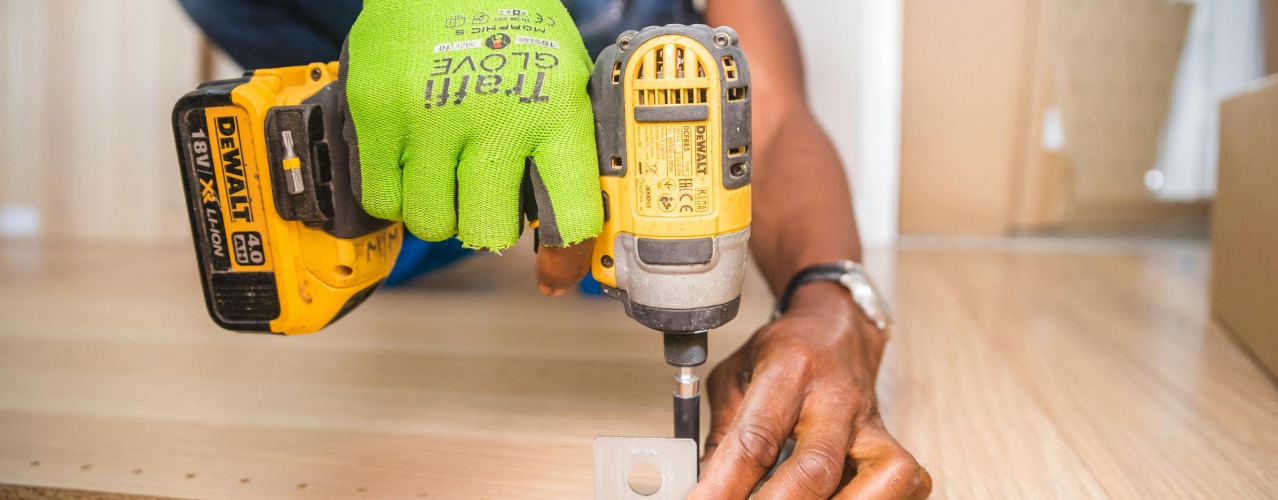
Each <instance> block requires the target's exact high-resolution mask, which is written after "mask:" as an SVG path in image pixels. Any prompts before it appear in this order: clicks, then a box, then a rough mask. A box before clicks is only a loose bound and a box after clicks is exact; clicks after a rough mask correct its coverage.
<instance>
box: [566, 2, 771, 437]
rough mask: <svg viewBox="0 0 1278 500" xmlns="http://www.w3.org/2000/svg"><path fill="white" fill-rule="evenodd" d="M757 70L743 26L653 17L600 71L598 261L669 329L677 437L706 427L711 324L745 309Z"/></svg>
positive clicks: (595, 79)
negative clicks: (745, 47)
mask: <svg viewBox="0 0 1278 500" xmlns="http://www.w3.org/2000/svg"><path fill="white" fill-rule="evenodd" d="M749 75H750V71H749V68H748V66H747V65H746V59H745V57H744V55H743V54H742V52H741V49H740V48H739V47H738V46H737V34H736V32H735V31H733V30H732V29H731V28H727V27H720V28H716V29H712V28H710V27H709V26H703V25H694V26H677V25H670V26H664V27H650V28H645V29H643V30H641V31H628V32H626V33H623V34H622V35H621V36H620V37H618V38H617V43H615V44H613V45H612V46H610V47H608V48H607V49H604V51H603V53H601V54H600V55H599V59H598V61H597V62H596V63H595V69H594V74H593V75H592V76H591V80H590V94H591V100H592V101H593V103H594V111H595V134H596V141H597V142H598V150H599V175H600V183H601V184H602V186H603V199H604V207H605V209H604V227H603V234H601V235H600V236H599V239H598V243H597V244H596V245H595V251H594V263H593V266H592V269H591V272H592V273H593V274H594V277H595V279H597V280H599V282H600V283H601V284H602V285H603V290H604V294H605V295H608V296H609V297H613V298H615V299H617V300H620V301H621V302H622V303H623V304H625V308H626V314H627V315H629V316H630V317H631V318H633V319H634V320H635V321H638V322H639V323H640V324H643V325H644V326H647V327H649V328H652V329H655V330H658V331H661V332H663V335H664V342H665V359H666V362H667V363H669V364H670V365H671V366H675V367H678V374H677V375H676V376H675V381H676V386H675V394H674V418H675V437H679V438H688V439H693V440H697V439H698V438H699V436H700V429H699V415H700V413H699V408H700V388H699V379H698V377H697V376H696V375H695V374H694V373H693V371H692V368H693V367H695V366H699V365H701V364H702V363H705V361H706V354H707V340H708V339H707V332H708V331H709V330H710V329H712V328H717V327H719V326H722V325H723V324H725V323H727V322H728V321H730V320H732V318H734V317H736V315H737V309H738V307H739V305H740V302H741V282H742V279H743V277H744V276H745V266H746V251H747V243H748V242H749V239H750V173H751V168H750V99H749V92H750V77H749Z"/></svg>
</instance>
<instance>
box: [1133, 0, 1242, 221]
mask: <svg viewBox="0 0 1278 500" xmlns="http://www.w3.org/2000/svg"><path fill="white" fill-rule="evenodd" d="M1193 3H1194V4H1195V7H1194V16H1193V18H1192V19H1191V20H1190V24H1189V36H1188V37H1187V38H1186V40H1185V50H1184V52H1183V53H1182V55H1181V60H1180V67H1179V69H1178V72H1177V75H1176V85H1175V87H1174V89H1173V91H1172V107H1171V110H1170V112H1169V114H1168V119H1167V125H1166V127H1165V129H1164V132H1163V141H1162V146H1161V147H1160V149H1159V158H1158V164H1157V167H1156V169H1157V170H1158V171H1159V172H1160V173H1162V179H1163V182H1162V184H1161V186H1160V185H1158V184H1154V185H1151V186H1149V187H1150V188H1151V189H1153V191H1154V194H1155V195H1156V196H1157V197H1159V198H1162V199H1167V200H1198V199H1204V198H1211V197H1213V196H1215V194H1216V164H1217V163H1218V161H1219V157H1218V155H1219V148H1218V146H1219V143H1220V137H1219V136H1220V120H1219V113H1218V111H1219V109H1220V101H1221V100H1222V99H1223V98H1225V97H1228V96H1229V95H1230V94H1232V93H1234V92H1237V91H1238V90H1240V89H1242V88H1243V87H1244V86H1245V85H1246V84H1248V83H1249V82H1251V81H1253V80H1255V79H1257V78H1260V77H1261V76H1262V75H1264V53H1263V49H1262V47H1263V40H1262V37H1263V33H1264V31H1263V26H1262V21H1261V19H1262V18H1261V12H1260V9H1261V2H1260V0H1193Z"/></svg>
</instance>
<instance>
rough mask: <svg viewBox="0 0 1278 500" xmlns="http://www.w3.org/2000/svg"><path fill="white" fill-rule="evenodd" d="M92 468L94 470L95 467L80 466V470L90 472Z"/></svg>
mask: <svg viewBox="0 0 1278 500" xmlns="http://www.w3.org/2000/svg"><path fill="white" fill-rule="evenodd" d="M92 468H93V466H92V465H89V464H84V465H81V466H80V470H89V469H92Z"/></svg>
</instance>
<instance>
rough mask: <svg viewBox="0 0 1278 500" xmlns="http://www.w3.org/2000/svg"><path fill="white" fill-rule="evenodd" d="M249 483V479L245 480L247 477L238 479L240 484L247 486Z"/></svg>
mask: <svg viewBox="0 0 1278 500" xmlns="http://www.w3.org/2000/svg"><path fill="white" fill-rule="evenodd" d="M249 481H251V479H249V478H247V477H245V478H240V484H249Z"/></svg>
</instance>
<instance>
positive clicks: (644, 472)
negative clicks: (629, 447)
mask: <svg viewBox="0 0 1278 500" xmlns="http://www.w3.org/2000/svg"><path fill="white" fill-rule="evenodd" d="M626 483H627V484H629V485H630V491H633V492H635V493H638V494H640V495H644V496H648V495H653V494H656V493H657V492H658V491H661V470H660V469H657V466H655V465H652V464H648V463H639V464H635V466H634V467H631V468H630V472H629V473H627V474H626Z"/></svg>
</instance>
